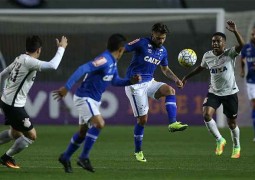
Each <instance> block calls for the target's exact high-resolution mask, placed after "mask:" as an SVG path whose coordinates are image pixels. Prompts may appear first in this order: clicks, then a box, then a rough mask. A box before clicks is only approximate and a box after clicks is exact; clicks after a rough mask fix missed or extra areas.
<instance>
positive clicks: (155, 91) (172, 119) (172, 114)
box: [148, 81, 188, 132]
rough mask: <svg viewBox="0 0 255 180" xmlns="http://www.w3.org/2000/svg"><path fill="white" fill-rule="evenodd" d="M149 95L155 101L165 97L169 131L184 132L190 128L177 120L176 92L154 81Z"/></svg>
mask: <svg viewBox="0 0 255 180" xmlns="http://www.w3.org/2000/svg"><path fill="white" fill-rule="evenodd" d="M148 95H149V96H150V97H152V98H154V99H160V98H161V97H165V108H166V112H167V115H168V120H169V126H168V130H169V131H170V132H175V131H183V130H185V129H186V128H187V127H188V125H187V124H182V123H181V122H179V121H177V120H176V116H177V105H176V95H175V90H174V89H173V88H172V87H171V86H169V85H167V84H165V83H162V82H156V81H152V82H151V85H150V87H149V90H148Z"/></svg>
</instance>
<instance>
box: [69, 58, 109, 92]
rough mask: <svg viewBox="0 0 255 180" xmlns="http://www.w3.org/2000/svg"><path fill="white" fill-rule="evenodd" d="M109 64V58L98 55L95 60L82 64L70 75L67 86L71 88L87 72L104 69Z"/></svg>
mask: <svg viewBox="0 0 255 180" xmlns="http://www.w3.org/2000/svg"><path fill="white" fill-rule="evenodd" d="M106 66H107V59H106V58H105V57H98V58H96V59H94V60H93V61H90V62H88V63H86V64H83V65H81V66H80V67H79V68H78V69H76V71H75V72H74V73H73V74H72V75H71V76H70V78H69V79H68V80H67V82H66V84H65V88H66V89H67V90H70V89H71V88H72V86H73V85H74V84H75V83H76V82H77V81H78V80H79V79H80V78H81V77H83V76H85V75H86V74H87V73H90V72H93V71H97V70H100V69H103V68H105V67H106Z"/></svg>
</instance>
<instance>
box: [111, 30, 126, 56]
mask: <svg viewBox="0 0 255 180" xmlns="http://www.w3.org/2000/svg"><path fill="white" fill-rule="evenodd" d="M126 41H127V39H126V38H125V37H124V36H123V35H122V34H112V35H111V36H110V37H109V39H108V42H107V49H108V50H109V51H110V52H113V51H117V50H118V49H119V48H121V47H124V45H125V42H126Z"/></svg>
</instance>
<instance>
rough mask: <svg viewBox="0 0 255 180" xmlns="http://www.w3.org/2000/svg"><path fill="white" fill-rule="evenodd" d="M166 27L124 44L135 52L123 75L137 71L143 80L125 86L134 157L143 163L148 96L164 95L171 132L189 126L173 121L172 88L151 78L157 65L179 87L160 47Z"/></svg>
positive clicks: (154, 97) (161, 26)
mask: <svg viewBox="0 0 255 180" xmlns="http://www.w3.org/2000/svg"><path fill="white" fill-rule="evenodd" d="M168 32H169V30H168V28H167V26H166V25H165V24H163V23H156V24H154V25H153V26H152V32H151V37H148V38H139V39H136V40H134V41H132V42H130V43H128V44H126V46H125V51H126V52H134V55H133V58H132V61H131V64H130V66H129V67H128V69H127V73H126V76H127V77H129V78H130V77H132V76H133V75H134V74H140V75H141V76H142V81H141V82H140V83H139V84H135V85H130V86H126V87H125V91H126V95H127V97H128V98H129V101H130V104H131V107H132V110H133V113H134V116H135V117H136V118H137V123H136V125H135V127H134V144H135V153H134V155H135V158H136V160H137V161H140V162H146V159H145V157H144V155H143V151H142V142H143V135H144V126H145V124H146V123H147V121H148V110H149V103H148V97H151V98H153V99H160V98H162V97H165V107H166V111H167V114H168V120H169V126H168V129H169V131H170V132H175V131H183V130H185V129H186V128H187V127H188V125H187V124H182V123H181V122H178V121H177V120H176V114H177V113H176V112H177V106H176V96H175V90H174V88H173V87H171V86H169V85H167V84H166V83H163V82H157V81H155V80H154V78H153V75H154V71H155V69H156V68H157V66H158V65H160V68H161V71H162V72H163V74H164V75H165V76H166V77H167V78H168V79H170V80H172V81H174V82H175V83H176V85H177V87H178V88H182V86H183V84H182V81H181V80H180V79H179V78H178V77H177V76H176V75H175V74H174V73H173V72H172V70H171V69H170V68H169V67H168V57H167V56H168V55H167V50H166V48H165V47H164V46H163V44H164V42H165V40H166V36H167V34H168Z"/></svg>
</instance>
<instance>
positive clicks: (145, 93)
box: [125, 79, 165, 117]
mask: <svg viewBox="0 0 255 180" xmlns="http://www.w3.org/2000/svg"><path fill="white" fill-rule="evenodd" d="M163 84H165V83H162V82H157V81H155V80H154V79H152V80H151V81H149V82H144V83H141V84H134V85H130V86H126V87H125V91H126V95H127V97H128V99H129V101H130V104H131V107H132V110H133V113H134V116H135V117H138V116H143V115H146V114H148V111H149V101H148V97H151V98H153V99H155V97H154V95H155V93H156V92H157V90H158V89H159V88H160V87H161V86H162V85H163Z"/></svg>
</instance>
